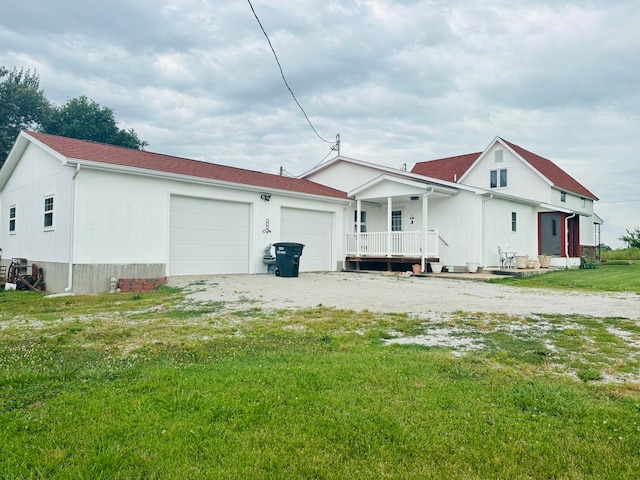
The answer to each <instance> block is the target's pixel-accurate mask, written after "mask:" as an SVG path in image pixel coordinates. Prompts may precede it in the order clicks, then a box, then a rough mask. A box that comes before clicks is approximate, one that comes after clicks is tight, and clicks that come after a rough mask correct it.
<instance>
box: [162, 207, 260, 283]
mask: <svg viewBox="0 0 640 480" xmlns="http://www.w3.org/2000/svg"><path fill="white" fill-rule="evenodd" d="M170 215H171V216H170V221H169V223H170V232H169V273H170V274H171V275H198V274H208V273H248V271H249V205H248V204H246V203H237V202H225V201H221V200H208V199H202V198H192V197H180V196H172V197H171V210H170Z"/></svg>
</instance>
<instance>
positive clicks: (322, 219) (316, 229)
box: [280, 208, 333, 272]
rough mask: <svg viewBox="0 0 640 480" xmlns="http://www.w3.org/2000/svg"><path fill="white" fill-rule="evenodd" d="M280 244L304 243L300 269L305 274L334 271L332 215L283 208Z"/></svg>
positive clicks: (329, 213)
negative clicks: (332, 259) (332, 258)
mask: <svg viewBox="0 0 640 480" xmlns="http://www.w3.org/2000/svg"><path fill="white" fill-rule="evenodd" d="M280 238H281V239H282V240H281V241H282V242H296V243H302V244H304V249H303V250H302V257H300V270H301V271H306V272H313V271H328V270H333V265H332V262H331V245H332V240H333V214H332V213H331V212H318V211H315V210H301V209H297V208H283V209H282V228H281V231H280Z"/></svg>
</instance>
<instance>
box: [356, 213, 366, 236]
mask: <svg viewBox="0 0 640 480" xmlns="http://www.w3.org/2000/svg"><path fill="white" fill-rule="evenodd" d="M353 231H354V232H357V231H358V211H357V210H356V211H355V212H353ZM366 231H367V212H365V211H361V212H360V232H362V233H365V232H366Z"/></svg>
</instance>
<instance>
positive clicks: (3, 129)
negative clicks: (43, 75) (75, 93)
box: [0, 66, 50, 166]
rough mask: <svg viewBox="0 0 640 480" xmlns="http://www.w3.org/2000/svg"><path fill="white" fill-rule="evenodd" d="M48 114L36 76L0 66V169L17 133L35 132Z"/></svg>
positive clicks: (27, 71)
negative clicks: (24, 130) (31, 130)
mask: <svg viewBox="0 0 640 480" xmlns="http://www.w3.org/2000/svg"><path fill="white" fill-rule="evenodd" d="M49 110H50V104H49V101H48V100H47V98H46V97H45V95H44V92H43V91H42V90H41V89H40V77H39V76H38V74H37V73H36V72H31V71H30V70H26V71H25V70H24V69H23V68H21V69H20V70H18V69H17V68H14V69H13V70H7V68H5V67H3V66H0V166H2V164H3V163H4V161H5V159H6V158H7V155H8V154H9V151H10V150H11V147H12V146H13V143H14V142H15V140H16V138H17V137H18V134H19V133H20V130H23V129H34V128H37V127H38V126H39V125H40V124H41V123H42V122H43V121H44V120H45V118H46V117H47V115H48V113H49Z"/></svg>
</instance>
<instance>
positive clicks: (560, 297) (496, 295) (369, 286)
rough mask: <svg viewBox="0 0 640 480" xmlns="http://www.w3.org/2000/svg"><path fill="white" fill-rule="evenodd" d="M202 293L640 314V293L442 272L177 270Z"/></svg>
mask: <svg viewBox="0 0 640 480" xmlns="http://www.w3.org/2000/svg"><path fill="white" fill-rule="evenodd" d="M169 284H170V285H173V286H179V287H184V288H186V289H187V291H188V292H189V297H190V298H191V299H193V300H195V301H201V302H210V301H225V302H229V304H232V305H233V304H235V305H237V306H238V307H239V308H247V303H248V301H252V303H253V302H257V304H258V305H259V306H260V307H261V308H264V309H277V308H287V309H288V308H294V309H295V308H308V307H317V306H319V305H323V306H325V307H336V308H340V309H351V310H356V311H361V310H369V311H373V312H406V313H410V314H414V315H419V316H421V317H425V318H435V317H436V316H437V315H436V314H438V313H450V312H454V311H457V310H461V311H466V312H498V313H505V314H511V315H528V314H536V313H547V314H553V313H557V314H579V315H591V316H596V317H626V318H632V319H640V295H637V294H635V293H584V292H574V291H571V292H564V291H563V292H560V291H556V290H547V289H534V288H519V287H511V286H505V285H496V284H490V283H485V282H480V281H477V280H475V281H473V280H458V279H450V278H443V277H436V276H426V277H419V276H409V277H404V276H398V275H386V274H378V273H351V272H332V273H301V274H300V276H299V277H293V278H282V277H276V276H274V275H215V276H208V277H197V278H196V277H173V278H171V279H170V280H169Z"/></svg>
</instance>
